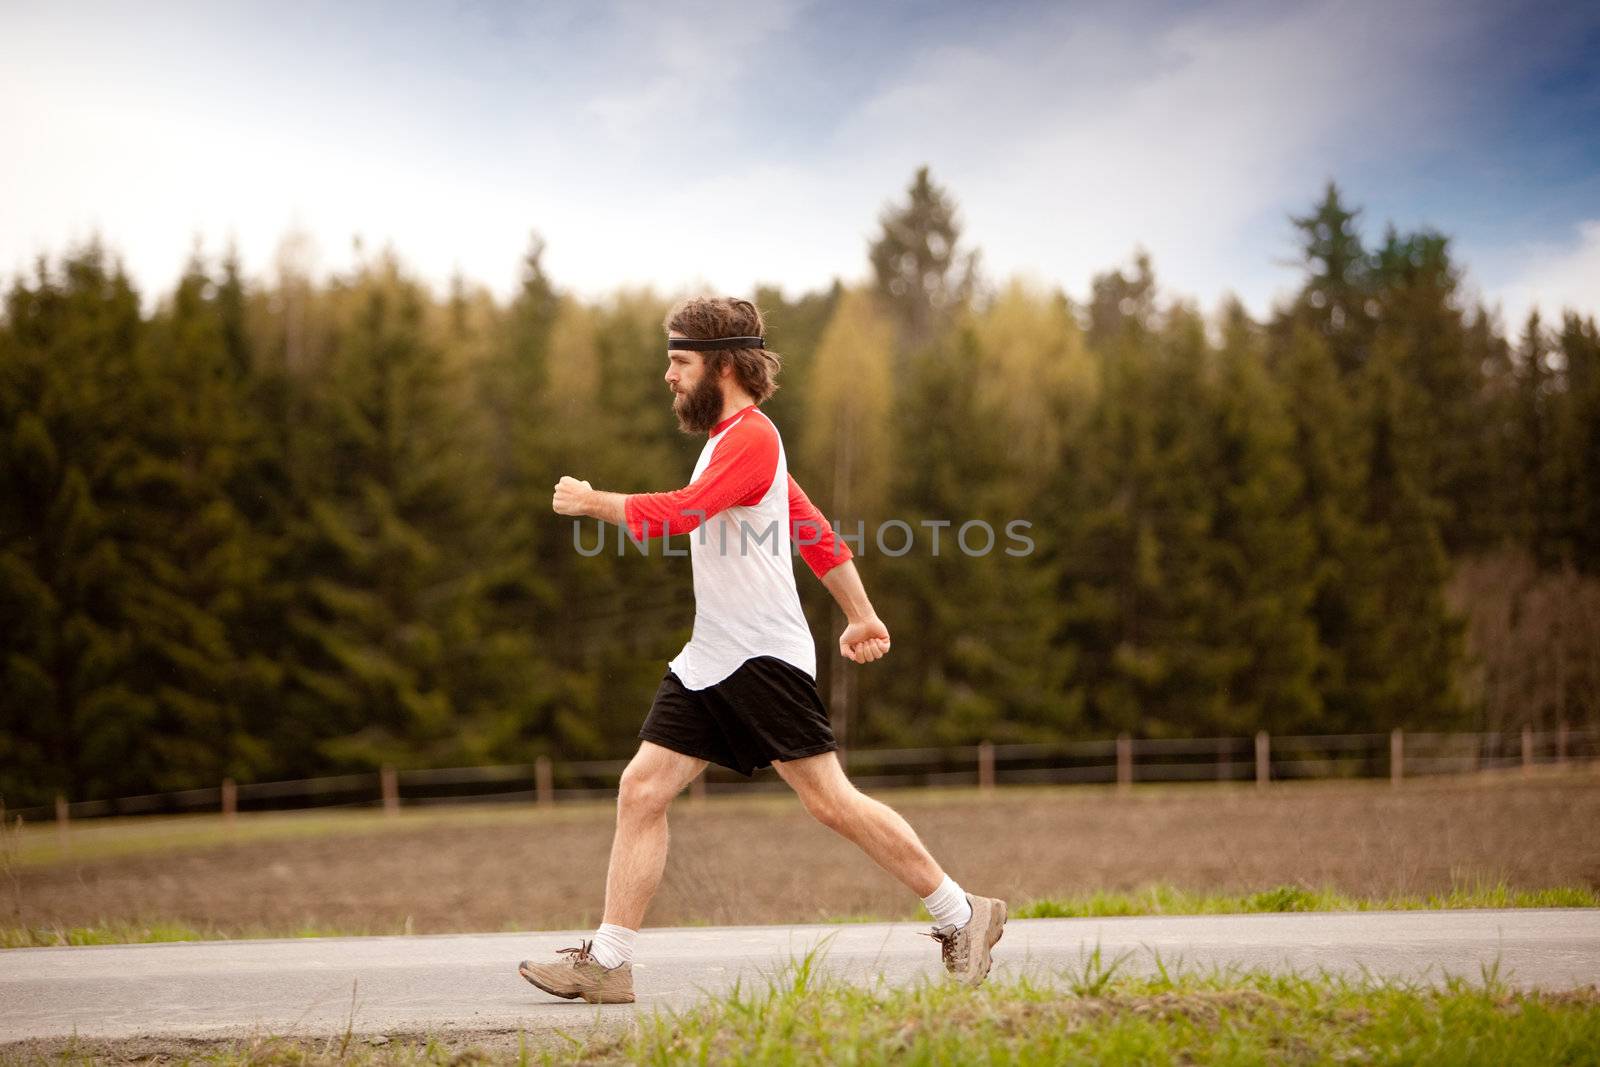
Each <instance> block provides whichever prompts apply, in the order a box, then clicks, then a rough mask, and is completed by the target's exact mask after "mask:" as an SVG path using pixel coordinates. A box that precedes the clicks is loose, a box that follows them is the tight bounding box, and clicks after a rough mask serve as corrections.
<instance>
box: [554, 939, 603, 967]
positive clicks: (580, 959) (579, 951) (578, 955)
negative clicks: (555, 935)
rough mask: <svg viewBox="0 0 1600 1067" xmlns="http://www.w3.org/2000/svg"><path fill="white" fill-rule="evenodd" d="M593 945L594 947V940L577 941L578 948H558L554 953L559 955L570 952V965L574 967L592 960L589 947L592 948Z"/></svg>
mask: <svg viewBox="0 0 1600 1067" xmlns="http://www.w3.org/2000/svg"><path fill="white" fill-rule="evenodd" d="M593 945H594V940H593V939H592V938H591V939H590V940H587V941H579V942H578V946H577V947H576V948H558V949H556V952H557V953H561V952H570V953H572V960H571V963H572V965H573V966H574V967H576V966H578V965H579V964H580V963H587V962H589V961H590V960H592V959H594V956H593V955H591V954H590V952H589V949H590V947H591V946H593Z"/></svg>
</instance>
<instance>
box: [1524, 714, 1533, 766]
mask: <svg viewBox="0 0 1600 1067" xmlns="http://www.w3.org/2000/svg"><path fill="white" fill-rule="evenodd" d="M1532 773H1533V727H1532V726H1529V725H1528V724H1527V723H1523V724H1522V776H1523V777H1524V778H1526V777H1527V776H1528V775H1530V774H1532Z"/></svg>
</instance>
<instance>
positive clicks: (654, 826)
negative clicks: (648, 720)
mask: <svg viewBox="0 0 1600 1067" xmlns="http://www.w3.org/2000/svg"><path fill="white" fill-rule="evenodd" d="M705 765H706V761H705V760H702V759H695V758H693V757H692V756H685V755H683V754H682V753H679V752H674V751H672V750H671V749H670V748H663V747H662V746H661V745H657V744H654V743H652V742H649V741H642V742H640V744H639V751H638V752H637V753H636V754H635V755H634V757H633V759H632V760H630V761H629V762H628V767H627V769H626V770H624V771H623V772H622V783H621V786H620V788H619V789H618V790H617V830H616V834H615V836H614V837H613V838H612V839H611V862H610V865H609V866H608V868H607V870H606V906H605V916H604V918H603V919H602V921H603V922H606V923H611V924H615V925H617V926H624V927H627V928H628V929H630V930H637V929H639V927H640V926H642V925H643V924H644V913H645V911H646V909H648V908H649V906H650V899H651V898H652V897H654V896H655V894H656V889H657V887H659V886H660V885H661V875H662V872H663V871H665V870H666V866H667V839H668V834H667V808H668V807H670V806H671V805H672V800H673V798H674V797H676V796H677V795H678V794H679V793H681V792H683V790H684V787H685V786H687V785H688V784H689V783H690V782H692V781H694V779H695V776H696V775H698V774H699V773H700V772H701V771H702V770H704V769H705Z"/></svg>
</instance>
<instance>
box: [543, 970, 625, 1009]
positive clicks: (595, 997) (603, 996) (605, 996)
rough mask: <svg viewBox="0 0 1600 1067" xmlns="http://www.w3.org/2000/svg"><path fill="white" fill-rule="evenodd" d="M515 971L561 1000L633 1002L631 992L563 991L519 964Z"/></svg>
mask: <svg viewBox="0 0 1600 1067" xmlns="http://www.w3.org/2000/svg"><path fill="white" fill-rule="evenodd" d="M517 973H518V974H520V975H522V977H524V978H526V979H527V980H528V981H530V982H532V983H533V984H534V985H536V986H538V987H539V988H540V989H542V990H544V991H545V992H546V993H549V994H550V995H551V996H552V997H560V998H561V999H562V1000H578V999H579V998H582V1000H583V1001H584V1003H586V1004H632V1003H633V994H632V993H585V992H582V991H581V990H580V991H579V992H576V993H563V992H561V990H559V989H551V988H550V987H549V986H547V985H545V984H544V983H543V982H541V981H539V979H537V978H535V977H534V976H533V975H531V974H529V973H528V972H527V971H525V970H523V969H522V968H521V967H520V966H519V967H518V968H517Z"/></svg>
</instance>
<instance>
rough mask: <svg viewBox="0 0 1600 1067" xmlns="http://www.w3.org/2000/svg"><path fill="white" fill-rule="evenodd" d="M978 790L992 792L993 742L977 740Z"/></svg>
mask: <svg viewBox="0 0 1600 1067" xmlns="http://www.w3.org/2000/svg"><path fill="white" fill-rule="evenodd" d="M978 790H979V792H982V793H989V794H992V793H993V792H994V742H992V741H979V742H978Z"/></svg>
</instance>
